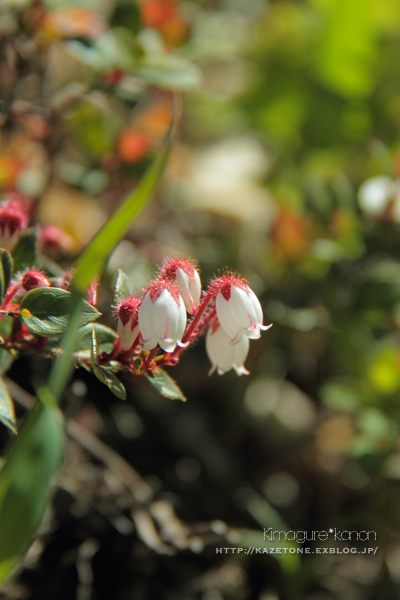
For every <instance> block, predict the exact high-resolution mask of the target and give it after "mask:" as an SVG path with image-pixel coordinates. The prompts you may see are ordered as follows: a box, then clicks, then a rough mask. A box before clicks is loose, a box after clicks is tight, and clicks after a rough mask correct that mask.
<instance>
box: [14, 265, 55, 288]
mask: <svg viewBox="0 0 400 600" xmlns="http://www.w3.org/2000/svg"><path fill="white" fill-rule="evenodd" d="M50 286H51V283H50V281H49V280H48V279H47V277H46V276H45V275H43V273H42V272H41V271H34V270H33V269H30V270H29V271H26V272H25V273H24V274H23V275H22V277H21V288H22V289H23V290H25V292H29V291H30V290H33V289H35V288H37V287H50Z"/></svg>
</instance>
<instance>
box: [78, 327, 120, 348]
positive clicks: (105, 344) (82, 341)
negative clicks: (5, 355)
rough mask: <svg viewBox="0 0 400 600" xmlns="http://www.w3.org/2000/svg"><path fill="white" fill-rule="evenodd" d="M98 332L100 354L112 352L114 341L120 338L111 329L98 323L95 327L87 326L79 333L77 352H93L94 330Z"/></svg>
mask: <svg viewBox="0 0 400 600" xmlns="http://www.w3.org/2000/svg"><path fill="white" fill-rule="evenodd" d="M93 327H94V328H95V330H96V338H97V346H98V353H99V354H101V353H102V352H111V351H112V349H113V347H114V341H115V340H116V339H117V338H118V334H117V332H116V331H114V329H111V327H107V325H102V324H101V323H96V324H95V325H90V324H88V325H85V326H84V327H81V329H79V331H78V339H77V341H76V346H75V352H84V351H85V350H88V351H89V352H90V351H91V348H92V329H93Z"/></svg>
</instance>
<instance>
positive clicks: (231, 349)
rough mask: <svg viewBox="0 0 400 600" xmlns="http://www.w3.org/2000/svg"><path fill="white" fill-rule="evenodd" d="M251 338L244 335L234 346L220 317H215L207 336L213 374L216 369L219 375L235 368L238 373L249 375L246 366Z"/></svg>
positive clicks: (207, 348) (207, 347)
mask: <svg viewBox="0 0 400 600" xmlns="http://www.w3.org/2000/svg"><path fill="white" fill-rule="evenodd" d="M249 345H250V342H249V338H248V337H246V336H242V337H241V339H240V341H239V342H238V343H237V344H235V345H234V346H233V345H232V344H231V343H230V337H229V335H227V334H226V333H225V331H224V330H223V329H222V327H221V326H220V324H219V322H218V319H215V320H214V322H213V323H212V325H211V327H210V328H209V329H208V332H207V337H206V350H207V354H208V358H209V359H210V361H211V364H212V367H211V370H210V372H209V375H211V374H212V373H213V372H214V371H215V369H217V372H218V374H219V375H223V374H224V373H226V372H227V371H230V370H231V369H235V371H236V373H237V374H238V375H248V373H249V372H248V371H247V370H246V369H245V367H244V361H245V360H246V357H247V354H248V352H249Z"/></svg>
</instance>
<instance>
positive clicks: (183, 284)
mask: <svg viewBox="0 0 400 600" xmlns="http://www.w3.org/2000/svg"><path fill="white" fill-rule="evenodd" d="M161 276H162V277H163V278H165V279H168V280H169V281H172V282H173V283H175V285H176V287H177V288H178V290H179V293H180V295H181V296H182V300H183V302H184V304H185V308H186V310H187V312H188V313H189V314H191V315H192V314H194V313H195V312H196V310H197V308H198V306H199V301H200V296H201V281H200V276H199V273H198V271H197V269H196V268H195V266H194V265H193V264H192V263H191V262H190V261H189V260H186V259H183V258H176V259H175V258H171V259H169V260H167V261H166V262H165V263H164V264H163V266H162V269H161Z"/></svg>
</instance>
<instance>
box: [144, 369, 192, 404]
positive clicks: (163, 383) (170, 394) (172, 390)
mask: <svg viewBox="0 0 400 600" xmlns="http://www.w3.org/2000/svg"><path fill="white" fill-rule="evenodd" d="M145 375H146V378H147V379H148V380H149V381H150V383H151V385H153V386H154V387H155V388H156V390H157V391H158V392H159V393H160V394H161V395H162V396H165V397H166V398H170V399H171V400H182V401H183V402H186V398H185V396H184V395H183V392H182V390H181V389H180V388H179V387H178V386H177V385H176V383H175V381H174V380H173V379H172V378H171V377H170V376H169V375H168V374H167V373H166V372H165V371H163V370H162V369H160V368H158V369H157V372H155V371H152V372H151V373H145Z"/></svg>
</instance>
